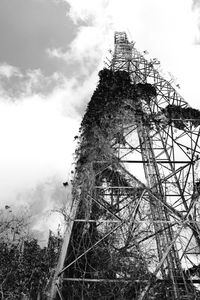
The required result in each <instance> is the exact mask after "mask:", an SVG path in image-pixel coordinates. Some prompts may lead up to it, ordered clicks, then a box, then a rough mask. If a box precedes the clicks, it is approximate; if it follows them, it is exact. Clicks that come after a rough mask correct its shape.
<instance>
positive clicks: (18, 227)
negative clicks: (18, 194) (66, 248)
mask: <svg viewBox="0 0 200 300" xmlns="http://www.w3.org/2000/svg"><path fill="white" fill-rule="evenodd" d="M6 213H7V212H5V213H4V212H2V211H1V223H0V230H1V239H0V293H1V299H4V300H8V299H9V300H14V299H16V300H17V299H19V300H21V299H23V297H26V299H30V300H35V299H37V296H38V294H39V293H40V292H41V291H42V290H45V286H46V285H47V283H48V280H49V278H50V276H51V273H52V270H53V268H54V267H55V265H56V262H57V259H58V254H59V248H60V243H61V238H60V237H56V236H53V235H52V234H51V235H50V237H49V243H48V246H47V247H45V248H41V247H40V245H39V244H38V240H36V239H34V238H31V237H30V236H29V235H28V234H25V233H27V229H28V228H27V223H26V222H25V218H24V217H23V216H22V217H17V216H15V215H14V214H11V210H10V213H9V214H8V215H7V216H5V215H6Z"/></svg>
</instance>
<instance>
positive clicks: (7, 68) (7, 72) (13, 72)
mask: <svg viewBox="0 0 200 300" xmlns="http://www.w3.org/2000/svg"><path fill="white" fill-rule="evenodd" d="M12 76H21V74H20V72H19V69H18V68H16V67H14V66H11V65H9V64H7V63H3V64H1V65H0V77H6V78H11V77H12Z"/></svg>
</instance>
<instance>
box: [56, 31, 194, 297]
mask: <svg viewBox="0 0 200 300" xmlns="http://www.w3.org/2000/svg"><path fill="white" fill-rule="evenodd" d="M156 64H157V61H156V60H151V61H150V62H149V61H147V60H146V59H145V58H144V56H143V55H141V54H140V53H139V52H138V51H137V50H136V49H135V48H134V44H133V43H130V42H129V41H128V39H127V36H126V34H125V33H124V32H116V33H115V50H114V54H113V57H112V59H111V62H110V66H109V68H108V69H104V70H103V71H101V72H100V83H99V86H98V87H97V89H96V91H95V92H94V94H93V97H92V99H91V101H90V103H89V106H88V110H87V112H86V115H85V117H84V119H83V122H82V131H81V136H80V143H79V149H78V150H77V168H76V174H75V178H74V183H73V193H72V194H73V195H72V196H73V199H72V203H73V205H72V210H71V213H70V220H69V223H68V226H67V231H66V233H65V239H64V244H63V249H62V253H61V256H60V261H59V264H58V268H57V270H56V274H55V278H54V279H55V280H54V281H53V284H52V291H51V296H52V298H55V299H56V298H58V299H105V300H107V299H138V300H142V299H198V297H200V295H199V292H198V288H197V286H195V283H196V284H197V283H199V280H197V279H195V280H194V278H193V277H192V272H191V270H192V267H193V266H194V265H198V259H199V247H200V238H199V233H200V229H199V209H200V208H199V178H198V176H197V173H198V161H199V157H200V156H199V155H200V147H199V124H200V120H199V118H200V113H199V112H198V111H197V110H194V109H192V108H190V107H189V106H188V104H187V103H186V102H185V101H184V100H183V98H182V97H181V96H180V95H179V94H178V93H177V91H176V90H175V88H174V87H173V85H172V84H171V83H170V82H169V81H167V80H165V79H164V78H163V77H162V76H161V75H160V73H159V72H158V70H157V68H156Z"/></svg>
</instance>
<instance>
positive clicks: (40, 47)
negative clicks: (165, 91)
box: [0, 0, 200, 229]
mask: <svg viewBox="0 0 200 300" xmlns="http://www.w3.org/2000/svg"><path fill="white" fill-rule="evenodd" d="M199 16H200V1H199V0H193V1H192V0H184V1H183V0H15V1H11V0H0V140H1V148H0V197H1V202H0V203H1V206H2V207H3V206H4V205H5V204H8V205H12V206H14V205H17V206H19V205H21V204H23V205H24V204H26V205H28V206H29V207H30V210H31V213H32V214H33V215H34V220H35V221H34V222H35V226H36V227H38V228H46V229H47V228H48V226H49V225H50V226H51V227H53V226H55V225H52V224H53V223H54V222H53V219H52V218H51V220H50V221H49V220H47V218H44V215H45V214H44V213H45V211H47V210H49V209H51V208H52V207H53V206H55V205H57V204H56V203H57V202H58V201H59V199H61V200H63V199H65V198H66V191H65V189H64V187H63V186H62V182H63V181H65V180H67V179H68V178H69V176H70V171H71V169H72V168H73V166H72V163H73V156H72V153H73V152H74V147H75V142H73V137H74V136H75V135H76V134H77V133H78V128H79V124H80V121H81V118H82V116H83V113H84V110H85V107H86V105H87V103H88V101H89V100H90V97H91V94H92V91H93V90H94V88H95V85H96V83H97V80H98V78H97V74H98V71H99V70H100V69H101V68H102V67H103V60H104V59H105V57H106V55H107V51H108V50H109V49H110V48H111V49H112V47H113V35H114V31H115V30H121V31H123V30H125V31H127V33H128V35H129V38H130V39H132V40H134V41H135V42H136V47H137V48H138V49H139V50H140V51H144V50H148V52H149V53H150V56H151V57H157V58H158V59H159V60H160V61H161V65H162V68H163V70H165V71H166V72H170V73H172V74H173V76H174V78H176V80H177V83H178V84H180V86H181V89H180V93H181V94H182V95H183V97H184V98H185V100H186V101H188V102H189V104H190V105H192V106H193V107H195V108H199V109H200V89H199V78H200V33H199V26H200V25H199V24H200V22H199V21H200V19H199ZM38 219H40V222H38V221H36V220H38Z"/></svg>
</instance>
